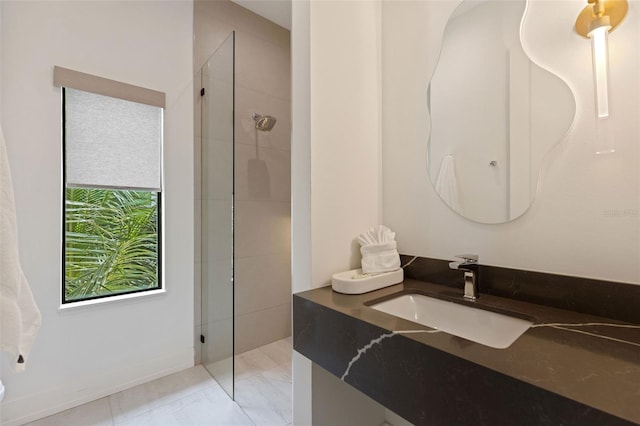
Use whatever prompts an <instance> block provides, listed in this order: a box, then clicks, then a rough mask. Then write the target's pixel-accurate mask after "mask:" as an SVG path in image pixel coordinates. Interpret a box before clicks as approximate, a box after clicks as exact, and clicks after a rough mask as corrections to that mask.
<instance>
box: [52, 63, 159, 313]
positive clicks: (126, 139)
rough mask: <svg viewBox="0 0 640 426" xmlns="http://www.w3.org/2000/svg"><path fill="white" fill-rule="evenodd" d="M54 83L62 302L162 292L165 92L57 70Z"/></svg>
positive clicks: (62, 69)
mask: <svg viewBox="0 0 640 426" xmlns="http://www.w3.org/2000/svg"><path fill="white" fill-rule="evenodd" d="M54 81H55V84H56V85H57V86H61V87H62V88H63V89H62V93H63V96H62V97H63V121H64V132H63V145H64V149H63V152H64V155H63V157H64V195H63V199H64V232H63V276H64V279H63V286H62V303H63V304H64V303H70V302H79V301H84V300H89V299H97V298H104V297H109V296H115V295H122V294H128V293H135V292H141V291H147V290H157V289H161V288H162V273H161V271H162V268H161V259H162V256H161V248H162V238H161V235H162V233H161V228H162V227H161V223H162V220H161V212H162V203H161V199H162V115H163V107H164V94H162V93H160V92H155V91H151V90H149V89H143V88H140V87H136V86H130V85H127V84H124V83H119V82H115V81H112V80H107V79H103V78H101V77H95V76H91V75H88V74H83V73H78V72H76V71H71V70H66V69H64V68H59V67H56V68H55V71H54ZM158 94H159V95H161V96H158Z"/></svg>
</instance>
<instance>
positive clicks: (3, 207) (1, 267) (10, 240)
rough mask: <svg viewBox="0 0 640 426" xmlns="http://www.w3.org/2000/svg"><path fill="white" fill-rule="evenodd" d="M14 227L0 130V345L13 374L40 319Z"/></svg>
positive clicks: (22, 362)
mask: <svg viewBox="0 0 640 426" xmlns="http://www.w3.org/2000/svg"><path fill="white" fill-rule="evenodd" d="M16 225H17V221H16V210H15V204H14V198H13V185H12V183H11V171H10V169H9V159H8V157H7V149H6V146H5V141H4V135H3V134H2V129H1V128H0V321H1V328H0V333H1V334H0V343H1V348H2V350H3V351H5V352H7V353H9V354H11V355H12V356H13V357H14V359H15V363H16V364H15V368H16V371H22V370H24V368H25V362H26V360H27V357H28V355H29V352H30V351H31V347H32V346H33V342H34V340H35V338H36V335H37V334H38V331H39V330H40V324H41V317H40V311H39V310H38V307H37V306H36V303H35V301H34V300H33V295H32V293H31V289H30V288H29V284H28V283H27V279H26V277H25V276H24V273H23V272H22V268H21V267H20V261H19V258H18V235H17V227H16Z"/></svg>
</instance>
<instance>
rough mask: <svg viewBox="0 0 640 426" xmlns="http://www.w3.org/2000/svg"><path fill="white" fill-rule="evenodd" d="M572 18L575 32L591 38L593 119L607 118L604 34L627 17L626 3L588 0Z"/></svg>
mask: <svg viewBox="0 0 640 426" xmlns="http://www.w3.org/2000/svg"><path fill="white" fill-rule="evenodd" d="M588 3H589V6H587V7H585V8H584V9H583V10H582V12H580V15H578V19H576V25H575V28H576V32H577V33H578V34H580V35H581V36H582V37H585V38H590V39H591V54H592V61H593V78H594V84H595V93H596V99H595V101H596V107H597V117H598V118H607V117H609V53H608V34H609V33H610V32H611V31H613V30H614V29H616V27H617V26H618V25H619V24H620V22H622V20H623V19H624V17H625V16H626V14H627V9H628V8H629V6H628V4H627V0H588Z"/></svg>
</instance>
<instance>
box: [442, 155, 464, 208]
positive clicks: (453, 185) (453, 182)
mask: <svg viewBox="0 0 640 426" xmlns="http://www.w3.org/2000/svg"><path fill="white" fill-rule="evenodd" d="M436 192H437V193H438V194H439V195H440V198H442V200H443V201H444V202H445V203H447V204H448V205H449V207H451V208H452V209H453V210H455V211H456V212H458V213H459V214H462V203H461V202H460V194H459V193H458V180H457V179H456V169H455V165H454V163H453V155H445V156H444V158H443V159H442V164H441V165H440V172H439V173H438V178H437V179H436Z"/></svg>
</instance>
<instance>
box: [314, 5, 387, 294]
mask: <svg viewBox="0 0 640 426" xmlns="http://www.w3.org/2000/svg"><path fill="white" fill-rule="evenodd" d="M310 9H311V10H310V17H311V21H310V28H311V33H310V40H311V41H310V43H311V44H310V51H311V56H310V67H311V91H310V101H311V123H310V124H311V127H310V129H311V242H312V249H311V253H312V259H313V266H312V276H311V283H312V285H314V286H320V285H324V284H328V283H329V282H330V281H331V275H332V274H334V273H336V272H342V271H346V270H349V269H354V268H356V267H358V266H360V260H361V256H360V246H359V244H358V242H357V240H356V238H357V236H358V235H359V234H360V233H362V232H364V231H366V230H367V229H368V228H369V227H371V226H374V225H377V224H378V223H379V222H380V220H381V219H382V212H381V199H380V195H381V186H380V185H381V183H380V174H379V170H380V143H381V139H380V122H381V120H380V96H381V93H380V43H379V35H380V2H378V1H362V2H342V1H331V0H327V1H316V2H311V8H310Z"/></svg>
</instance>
